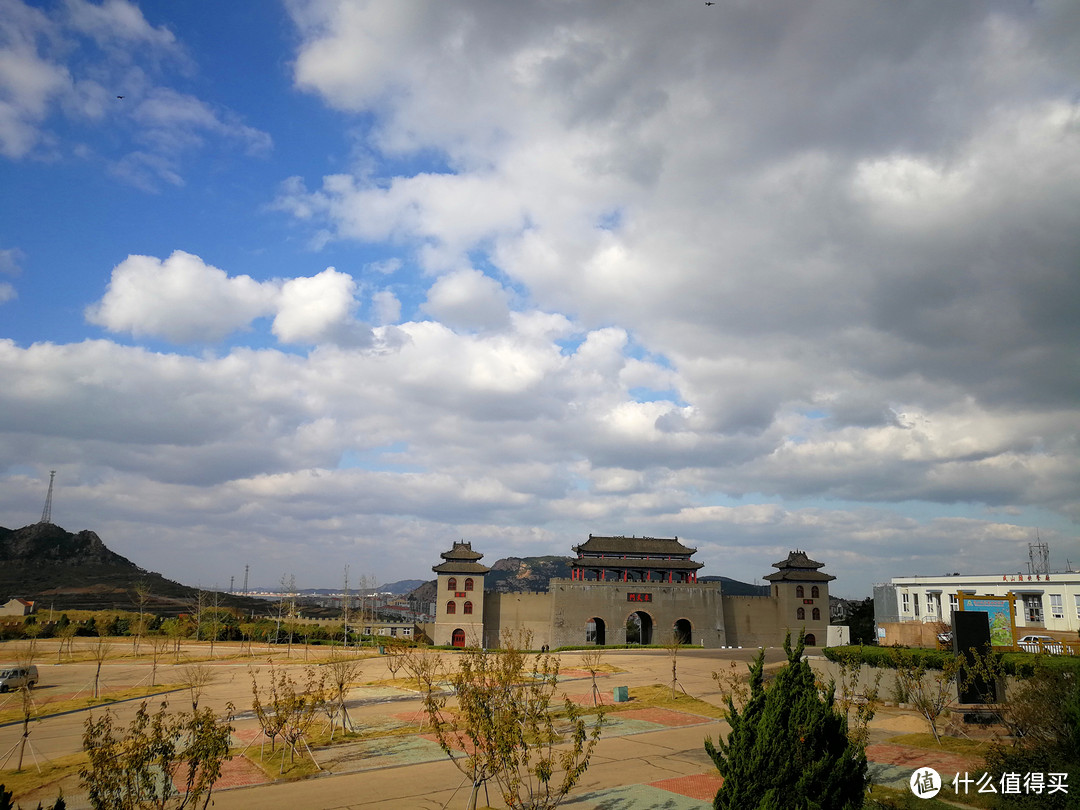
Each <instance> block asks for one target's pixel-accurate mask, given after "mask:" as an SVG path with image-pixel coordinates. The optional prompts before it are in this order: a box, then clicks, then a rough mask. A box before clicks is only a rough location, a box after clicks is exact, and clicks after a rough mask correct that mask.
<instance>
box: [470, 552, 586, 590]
mask: <svg viewBox="0 0 1080 810" xmlns="http://www.w3.org/2000/svg"><path fill="white" fill-rule="evenodd" d="M571 559H573V558H572V557H504V558H503V559H501V560H496V561H495V562H494V563H493V564H492V566H491V573H490V574H488V575H487V578H486V582H485V587H486V588H487V590H489V591H498V592H499V593H522V592H523V591H546V590H547V589H548V580H549V579H555V578H556V577H560V578H565V579H569V577H570V560H571Z"/></svg>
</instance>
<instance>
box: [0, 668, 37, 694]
mask: <svg viewBox="0 0 1080 810" xmlns="http://www.w3.org/2000/svg"><path fill="white" fill-rule="evenodd" d="M37 682H38V671H37V667H35V666H34V665H33V664H31V665H30V666H28V667H13V668H11V669H3V670H0V692H9V691H11V690H12V689H19V688H21V687H23V686H28V687H30V688H31V689H33V688H34V687H35V686H36V685H37Z"/></svg>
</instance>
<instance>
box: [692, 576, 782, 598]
mask: <svg viewBox="0 0 1080 810" xmlns="http://www.w3.org/2000/svg"><path fill="white" fill-rule="evenodd" d="M698 582H719V583H720V586H721V587H720V591H721V593H723V594H724V595H725V596H768V595H769V586H768V585H751V584H750V583H749V582H741V581H739V580H737V579H731V577H698Z"/></svg>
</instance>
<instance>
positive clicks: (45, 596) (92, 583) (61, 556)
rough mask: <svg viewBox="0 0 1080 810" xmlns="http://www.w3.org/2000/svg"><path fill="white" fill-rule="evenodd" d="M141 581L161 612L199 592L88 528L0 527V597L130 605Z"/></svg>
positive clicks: (231, 603) (250, 607)
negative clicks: (137, 561)
mask: <svg viewBox="0 0 1080 810" xmlns="http://www.w3.org/2000/svg"><path fill="white" fill-rule="evenodd" d="M139 585H142V586H145V587H146V588H148V589H149V591H150V600H149V603H148V605H147V609H149V610H151V611H152V612H154V613H159V614H163V615H175V614H177V613H186V612H188V611H189V610H190V609H191V607H192V605H193V604H194V602H195V599H196V598H197V595H198V589H196V588H189V587H187V586H186V585H181V584H180V583H179V582H173V581H172V580H170V579H166V578H165V577H163V576H161V575H160V574H155V573H154V572H152V571H146V570H144V569H142V568H140V567H139V566H137V565H135V563H133V562H131V561H130V560H128V559H127V558H126V557H123V556H121V555H119V554H117V553H116V552H114V551H111V550H109V549H108V548H107V547H106V546H105V544H104V543H103V542H102V540H101V538H100V537H98V535H97V534H95V533H94V532H92V531H85V530H84V531H81V532H78V533H77V534H73V533H71V532H68V531H65V530H64V529H62V528H61V527H59V526H56V525H54V524H52V523H35V524H32V525H30V526H24V527H22V528H21V529H7V528H4V527H2V526H0V602H6V601H7V600H8V599H10V598H12V597H15V596H18V597H22V598H24V599H32V600H34V601H35V602H37V603H38V609H39V610H41V609H43V608H45V609H48V608H53V609H55V610H76V609H78V610H134V609H135V608H136V603H135V588H136V586H139ZM217 599H218V603H219V604H220V605H221V606H223V607H233V608H238V609H240V610H243V611H254V612H255V613H260V614H261V613H267V612H269V611H270V606H269V603H267V602H265V601H263V600H261V599H253V598H251V597H246V596H235V595H231V594H224V593H223V594H221V595H220V596H218V597H217Z"/></svg>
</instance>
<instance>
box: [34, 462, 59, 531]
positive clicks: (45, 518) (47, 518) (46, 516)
mask: <svg viewBox="0 0 1080 810" xmlns="http://www.w3.org/2000/svg"><path fill="white" fill-rule="evenodd" d="M54 478H56V470H49V494H48V495H46V496H45V508H44V509H42V510H41V520H39V521H38V523H52V492H53V479H54Z"/></svg>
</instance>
